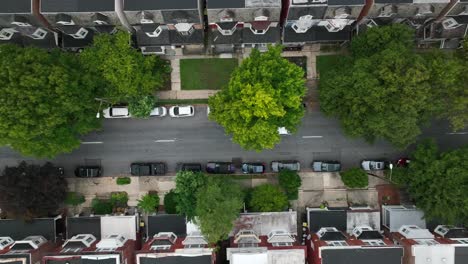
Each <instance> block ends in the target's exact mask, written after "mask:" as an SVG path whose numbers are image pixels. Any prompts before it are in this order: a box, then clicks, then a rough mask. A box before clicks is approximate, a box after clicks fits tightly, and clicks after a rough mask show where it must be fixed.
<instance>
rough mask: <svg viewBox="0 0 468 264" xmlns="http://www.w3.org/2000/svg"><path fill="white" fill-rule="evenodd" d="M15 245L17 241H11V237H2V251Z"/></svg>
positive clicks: (0, 246)
mask: <svg viewBox="0 0 468 264" xmlns="http://www.w3.org/2000/svg"><path fill="white" fill-rule="evenodd" d="M13 243H15V241H14V240H13V239H11V237H0V250H4V249H5V248H7V247H9V246H11V245H13Z"/></svg>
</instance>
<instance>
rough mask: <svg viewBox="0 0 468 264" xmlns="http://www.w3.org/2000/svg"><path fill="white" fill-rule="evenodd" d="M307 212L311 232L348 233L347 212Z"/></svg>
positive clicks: (310, 209)
mask: <svg viewBox="0 0 468 264" xmlns="http://www.w3.org/2000/svg"><path fill="white" fill-rule="evenodd" d="M309 31H310V30H309ZM307 211H308V213H307V214H308V215H307V222H308V225H309V229H310V232H313V233H316V232H317V231H318V230H320V228H322V227H335V228H336V229H338V230H339V231H346V221H347V216H346V211H345V210H325V209H323V210H320V209H319V210H314V209H313V208H307Z"/></svg>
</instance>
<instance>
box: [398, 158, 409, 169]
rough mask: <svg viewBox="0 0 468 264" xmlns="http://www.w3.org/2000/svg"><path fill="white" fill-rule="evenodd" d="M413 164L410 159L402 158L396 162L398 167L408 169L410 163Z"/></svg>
mask: <svg viewBox="0 0 468 264" xmlns="http://www.w3.org/2000/svg"><path fill="white" fill-rule="evenodd" d="M410 162H411V160H410V159H408V158H400V159H398V160H397V161H396V166H397V167H408V165H409V163H410Z"/></svg>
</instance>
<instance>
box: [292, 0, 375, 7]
mask: <svg viewBox="0 0 468 264" xmlns="http://www.w3.org/2000/svg"><path fill="white" fill-rule="evenodd" d="M365 2H366V1H365V0H328V1H327V0H292V3H291V4H292V5H298V6H300V5H329V6H333V5H338V6H351V5H364V4H365Z"/></svg>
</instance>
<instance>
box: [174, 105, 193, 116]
mask: <svg viewBox="0 0 468 264" xmlns="http://www.w3.org/2000/svg"><path fill="white" fill-rule="evenodd" d="M194 114H195V109H194V108H193V106H191V105H184V106H179V105H176V106H172V107H171V108H169V115H170V116H172V117H189V116H194Z"/></svg>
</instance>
